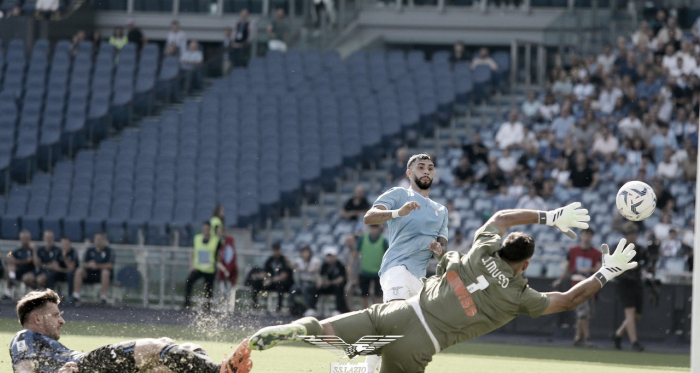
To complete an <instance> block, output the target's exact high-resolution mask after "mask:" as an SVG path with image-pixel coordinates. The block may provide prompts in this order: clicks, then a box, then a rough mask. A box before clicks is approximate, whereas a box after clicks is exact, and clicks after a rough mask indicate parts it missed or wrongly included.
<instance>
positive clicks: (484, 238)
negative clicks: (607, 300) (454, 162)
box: [250, 202, 637, 373]
mask: <svg viewBox="0 0 700 373" xmlns="http://www.w3.org/2000/svg"><path fill="white" fill-rule="evenodd" d="M580 206H581V204H580V203H578V202H576V203H572V204H570V205H569V206H566V207H562V208H559V209H556V210H553V211H549V212H544V211H535V210H504V211H499V212H497V213H496V214H495V215H494V216H493V217H491V219H490V220H489V221H488V222H486V224H485V225H484V226H483V227H481V228H480V229H479V230H477V231H476V233H475V237H474V243H473V245H472V249H471V251H469V253H468V254H467V255H462V254H460V253H457V252H454V251H449V252H447V254H445V256H444V257H443V258H442V259H441V260H440V263H439V264H438V267H437V274H436V275H435V276H432V277H430V278H428V279H422V281H423V288H422V289H421V291H420V294H419V295H418V296H415V297H412V298H409V299H408V300H406V301H396V302H391V303H385V304H377V305H374V306H372V307H370V308H368V309H366V310H362V311H358V312H351V313H347V314H343V315H339V316H335V317H331V318H329V319H326V320H323V321H321V322H319V321H318V320H316V319H315V318H311V317H305V318H303V319H300V320H297V321H295V322H293V323H291V324H287V325H279V326H270V327H267V328H264V329H261V330H259V331H258V332H257V333H255V335H253V336H252V337H251V339H250V347H251V348H254V349H258V350H265V349H268V348H270V347H273V346H275V345H276V344H277V343H279V342H280V341H284V340H299V339H300V338H298V336H304V335H336V336H338V337H340V338H341V339H343V341H345V342H346V343H355V342H356V341H357V340H359V339H360V338H362V337H363V336H366V335H402V336H403V337H402V338H399V339H397V340H396V341H394V342H392V343H390V344H388V345H386V346H384V347H382V350H381V354H382V365H381V372H382V373H395V372H410V373H415V372H423V371H424V369H425V367H426V366H427V365H428V363H429V362H430V361H431V360H432V356H433V355H434V354H436V353H438V352H440V351H441V350H443V349H445V348H447V347H449V346H452V345H454V344H456V343H460V342H462V341H466V340H468V339H472V338H475V337H478V336H480V335H483V334H486V333H489V332H491V331H493V330H494V329H496V328H499V327H501V326H503V325H505V324H506V323H507V322H509V321H510V320H512V319H513V318H515V317H516V316H518V315H530V316H532V317H538V316H540V315H546V314H551V313H555V312H562V311H567V310H573V309H574V308H576V307H577V306H578V305H580V304H581V303H583V302H584V301H585V300H586V299H588V298H589V297H591V296H592V295H593V294H595V293H597V292H598V291H599V290H600V289H601V287H602V286H603V285H605V283H606V282H608V281H609V280H610V279H612V278H614V277H615V276H617V275H619V274H621V273H622V272H624V271H626V270H629V269H632V268H634V267H636V266H637V263H636V262H632V263H630V260H632V258H633V257H634V255H635V251H634V245H628V246H627V247H625V244H626V241H625V240H624V239H623V240H621V241H620V243H619V244H618V246H617V249H616V250H615V253H614V254H612V255H610V254H609V250H608V247H607V245H603V246H602V249H603V253H604V257H603V266H602V268H601V269H600V270H599V271H598V272H596V273H595V274H594V275H593V276H591V277H590V278H588V279H586V280H584V281H581V282H580V283H579V284H577V285H576V286H574V287H573V288H571V289H570V290H569V291H567V292H566V293H539V292H537V291H535V290H533V289H532V288H530V287H529V286H528V285H527V280H525V279H524V278H523V277H522V274H523V272H525V270H526V269H527V267H528V265H529V263H530V258H531V257H532V254H533V253H534V251H535V241H534V240H533V239H532V237H530V236H528V235H526V234H524V233H521V232H513V233H511V234H509V235H508V236H507V237H506V238H505V239H504V240H503V242H501V237H502V235H503V234H504V233H505V232H506V230H507V229H508V228H510V227H513V226H517V225H522V224H547V225H550V226H554V227H556V228H558V229H559V230H561V231H562V232H564V233H566V234H567V235H568V236H570V237H571V236H573V237H572V238H574V237H576V235H575V233H573V231H572V230H571V229H570V228H579V229H586V228H588V223H586V222H587V221H589V220H590V217H589V216H588V211H587V210H584V209H579V207H580Z"/></svg>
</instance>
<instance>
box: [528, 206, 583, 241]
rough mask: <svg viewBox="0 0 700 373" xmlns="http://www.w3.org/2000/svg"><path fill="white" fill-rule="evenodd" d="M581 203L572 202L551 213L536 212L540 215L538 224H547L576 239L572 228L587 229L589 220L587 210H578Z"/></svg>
mask: <svg viewBox="0 0 700 373" xmlns="http://www.w3.org/2000/svg"><path fill="white" fill-rule="evenodd" d="M579 207H581V202H574V203H572V204H570V205H568V206H565V207H560V208H558V209H556V210H551V211H538V213H539V215H540V220H539V224H547V225H549V226H550V227H551V226H553V227H556V228H557V229H559V230H560V231H561V232H562V233H564V234H565V235H567V236H569V237H570V238H571V239H576V233H574V231H572V230H571V227H573V228H579V229H588V223H586V222H587V221H590V220H591V217H590V216H588V210H586V209H579Z"/></svg>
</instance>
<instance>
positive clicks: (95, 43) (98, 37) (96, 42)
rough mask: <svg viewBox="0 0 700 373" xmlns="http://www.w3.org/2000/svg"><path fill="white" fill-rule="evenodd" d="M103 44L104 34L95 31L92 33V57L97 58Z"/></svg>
mask: <svg viewBox="0 0 700 373" xmlns="http://www.w3.org/2000/svg"><path fill="white" fill-rule="evenodd" d="M101 44H102V33H100V30H98V29H95V30H94V31H93V32H92V55H93V57H97V52H98V51H99V50H100V45H101Z"/></svg>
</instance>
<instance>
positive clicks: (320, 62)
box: [1, 43, 507, 244]
mask: <svg viewBox="0 0 700 373" xmlns="http://www.w3.org/2000/svg"><path fill="white" fill-rule="evenodd" d="M37 44H38V45H43V43H37ZM103 45H104V44H103ZM11 48H12V47H11ZM11 48H10V49H9V50H12V49H11ZM37 48H38V47H35V52H34V53H33V54H32V56H34V55H40V56H41V57H36V59H37V60H40V59H42V58H43V60H44V61H45V65H44V66H45V67H44V70H47V67H46V66H48V62H47V61H48V57H45V55H47V53H46V52H41V53H40V52H36V50H37ZM46 50H48V45H47V46H46ZM125 52H126V53H125ZM134 52H135V48H134V47H133V46H131V47H130V48H125V50H122V51H121V53H120V54H119V55H118V59H117V61H116V68H115V67H113V66H114V65H115V63H114V62H113V58H114V57H113V56H112V51H111V50H110V49H109V48H104V49H103V48H101V49H100V51H99V52H98V54H97V57H96V60H95V61H96V62H95V63H94V65H95V66H94V68H91V64H92V60H91V58H90V55H89V53H88V50H87V48H86V49H84V50H82V49H81V48H80V47H78V53H77V55H76V56H75V58H74V61H71V58H70V56H69V55H68V54H67V51H66V50H64V49H61V48H59V46H57V48H56V52H54V57H53V62H54V63H52V64H51V65H50V71H51V73H50V74H49V84H48V90H49V93H48V95H49V96H51V95H52V94H55V95H56V97H58V99H57V100H56V101H57V102H58V103H60V104H61V105H67V106H68V107H67V110H66V114H65V115H64V117H65V125H64V126H63V127H61V123H60V120H59V119H60V118H61V114H62V112H61V110H60V107H57V108H56V109H55V110H56V113H57V114H56V115H46V112H47V110H48V108H54V106H60V105H58V104H57V103H55V102H54V100H48V99H47V100H46V103H45V104H44V101H42V100H41V99H40V98H41V97H42V95H41V94H40V93H43V92H44V90H45V89H46V88H45V87H44V86H43V85H41V84H37V86H38V87H39V88H29V84H28V83H27V84H25V86H26V87H27V88H26V89H23V86H22V85H21V84H20V83H17V84H18V85H17V86H16V90H15V91H14V92H17V93H16V95H17V97H20V98H22V97H23V98H24V100H23V101H22V100H19V102H22V105H21V106H22V107H23V108H25V107H29V106H30V105H34V106H33V107H34V108H35V110H34V111H31V112H27V114H26V115H25V111H20V113H21V114H22V115H19V118H20V119H19V123H20V125H19V126H18V127H19V132H20V136H19V139H20V140H19V143H18V145H17V147H18V149H20V148H21V149H24V148H23V147H26V148H27V151H26V152H24V153H18V152H15V154H14V158H13V166H15V167H14V168H13V171H15V172H16V173H20V172H26V171H25V170H26V169H28V168H29V167H27V165H28V164H31V165H32V167H33V164H32V163H31V162H33V161H34V160H35V159H37V158H38V160H39V161H40V162H44V163H45V162H47V161H49V160H50V159H52V158H51V155H50V154H51V152H50V151H49V152H48V153H49V155H47V156H46V157H37V156H36V154H37V151H38V152H39V153H38V154H44V153H42V152H41V151H40V150H41V149H44V148H46V147H48V148H50V149H52V148H51V146H55V147H58V146H59V145H61V146H63V147H64V148H65V147H66V146H70V147H71V149H72V150H77V149H79V148H80V147H81V146H82V145H83V144H84V143H85V136H86V134H87V135H92V136H94V137H95V138H99V137H104V136H105V135H107V130H108V125H109V123H104V122H102V120H103V119H104V118H105V117H106V114H107V112H108V110H109V111H110V113H111V115H112V116H113V117H114V120H115V124H116V127H117V128H120V124H122V125H123V124H125V123H127V122H126V120H127V118H126V117H125V115H127V114H126V113H127V112H128V111H127V109H126V106H125V105H126V104H128V103H129V102H130V101H131V100H134V97H135V96H134V93H136V97H138V94H139V93H142V92H147V91H149V90H153V89H154V85H155V81H156V79H155V76H156V70H155V68H153V67H152V66H155V64H154V63H153V61H157V60H158V50H157V49H156V48H151V47H150V45H149V46H146V47H145V48H144V51H143V54H142V56H141V58H140V60H139V61H137V58H136V55H135V53H134ZM9 53H10V52H9V51H8V54H9ZM13 53H15V52H13ZM17 53H18V52H17ZM18 55H19V54H18ZM448 57H449V55H447V54H438V55H437V56H436V57H435V58H433V59H432V61H431V62H427V61H426V59H425V56H424V55H423V53H422V52H410V53H408V54H404V53H403V52H391V53H388V54H386V53H384V52H381V53H370V54H367V53H364V52H358V53H355V54H353V55H352V56H351V57H350V58H348V59H347V60H346V61H343V60H341V59H340V58H339V55H338V54H337V53H335V52H327V53H323V54H321V53H319V52H304V53H302V52H299V51H290V52H289V53H286V54H279V53H274V52H271V53H268V55H267V57H266V58H254V59H253V60H252V61H251V62H250V65H249V67H248V69H245V70H243V69H236V70H234V71H233V72H232V73H231V75H230V76H229V77H226V78H221V79H218V80H215V81H214V82H213V85H212V87H211V88H210V89H208V90H206V91H205V92H204V93H203V94H202V97H201V99H187V100H185V102H184V103H183V105H182V109H181V111H178V110H174V109H168V110H166V111H165V112H164V113H163V114H162V115H161V117H160V118H159V119H157V120H154V119H147V120H144V121H143V122H142V123H141V125H140V128H139V129H135V128H127V129H126V130H124V131H123V132H122V134H121V138H120V139H119V140H105V141H103V142H102V143H101V144H100V145H99V148H98V149H97V150H96V151H94V152H93V151H89V150H81V151H79V152H78V153H77V156H76V157H75V161H74V162H68V161H61V162H59V163H58V164H56V166H55V168H54V172H53V175H52V176H49V175H44V174H39V175H36V176H35V177H34V178H33V181H32V183H31V185H28V186H25V185H14V186H13V187H12V189H11V191H10V193H9V198H8V201H7V207H6V210H5V213H4V214H2V224H1V226H2V233H1V234H2V237H5V238H16V237H17V234H18V233H19V230H20V229H24V228H26V229H29V230H30V231H31V233H32V236H33V237H34V238H39V236H40V233H41V231H42V229H46V228H51V229H53V230H54V231H56V232H63V233H64V234H66V235H67V236H69V237H70V238H71V239H73V240H82V239H83V238H84V237H91V236H92V235H93V234H94V233H95V232H99V231H106V232H107V233H108V236H109V239H110V241H112V242H135V240H136V232H137V231H138V229H139V228H142V229H143V231H144V232H145V233H146V234H145V235H146V242H148V243H151V244H164V243H167V242H168V241H167V237H168V234H169V233H170V232H173V231H175V230H177V231H179V232H180V233H182V234H184V235H185V236H186V237H189V233H191V232H190V228H191V227H193V226H194V227H196V226H198V224H199V223H200V222H201V221H203V220H205V219H207V218H208V217H209V216H210V214H211V211H212V210H213V208H214V206H215V205H216V204H217V203H218V204H222V205H223V206H224V207H225V208H226V212H227V217H228V219H227V224H228V225H231V226H235V225H237V224H242V225H245V224H248V223H249V222H251V221H252V219H253V218H255V217H256V216H267V214H268V213H269V211H270V208H271V207H273V206H290V205H292V204H295V203H296V202H297V199H298V198H297V197H298V195H299V192H300V191H301V190H302V189H303V188H305V187H309V186H319V185H320V186H324V185H325V186H332V185H333V184H334V182H335V177H336V172H337V171H338V170H339V169H340V167H342V166H350V165H354V164H355V163H356V162H358V161H361V160H370V159H374V158H375V157H376V156H379V155H382V154H384V153H385V152H387V151H392V149H393V148H394V147H395V146H397V144H398V142H397V140H399V139H401V137H402V136H403V135H404V134H405V133H406V132H407V131H406V130H408V129H416V130H418V131H421V132H423V133H432V131H433V128H434V126H435V125H436V123H437V122H438V120H442V121H445V120H447V119H448V118H449V117H450V115H451V114H452V109H453V105H454V104H455V103H462V104H465V103H466V102H467V101H468V100H469V97H470V95H471V94H472V93H473V92H477V93H478V94H484V93H487V92H489V91H490V90H491V89H493V87H494V84H492V82H493V81H502V80H503V79H500V78H498V79H496V77H495V76H492V73H491V71H490V70H488V69H487V70H485V71H480V70H477V71H476V72H475V75H474V76H472V71H471V70H470V69H469V68H468V67H466V68H463V67H458V68H456V69H454V71H453V70H451V69H450V65H449V62H448ZM34 60H35V57H32V60H31V61H34ZM57 61H61V62H59V64H61V65H60V66H62V67H56V65H55V63H56V62H57ZM169 61H170V60H169V59H168V58H166V59H164V60H163V62H162V64H161V65H162V67H161V72H160V76H159V80H160V81H163V82H165V83H167V82H169V81H170V80H172V78H173V77H174V76H175V75H177V73H178V67H177V63H176V62H177V61H175V63H174V64H170V63H169ZM501 62H502V63H503V64H504V65H503V69H502V71H501V72H497V73H496V74H502V75H505V74H506V72H507V71H506V66H507V60H505V61H504V60H501ZM71 65H72V70H73V71H83V70H86V71H89V70H94V72H93V73H92V74H69V71H70V70H71ZM22 66H23V65H22ZM30 66H31V63H30ZM8 69H9V68H8ZM113 72H114V74H113ZM496 74H494V75H496ZM112 75H114V78H113V81H112ZM134 76H137V80H136V81H137V83H136V87H134V84H133V81H134V80H133V77H134ZM4 87H5V88H9V87H12V86H8V85H7V80H6V85H5V86H4ZM135 88H136V89H135ZM35 89H36V90H37V91H38V93H37V94H36V97H38V98H35V99H32V100H33V101H28V100H29V99H28V97H35V96H34V94H33V93H32V94H30V93H29V92H34V90H35ZM156 89H157V88H156ZM162 89H163V90H166V89H168V87H167V86H164V87H163V88H162ZM25 91H26V92H25ZM22 92H25V93H24V96H21V93H22ZM54 92H55V93H54ZM67 92H70V96H69V97H65V95H66V93H67ZM3 94H5V95H9V94H10V93H9V92H6V93H3ZM51 97H53V96H51ZM2 102H3V103H4V102H5V101H2ZM42 105H44V111H43V112H44V113H45V114H44V116H43V120H41V118H39V117H38V116H36V115H31V114H29V113H34V112H41V110H36V109H37V108H41V107H42ZM17 106H19V105H17ZM52 110H53V109H52ZM3 113H4V112H3ZM86 113H87V114H86ZM3 115H5V114H3ZM8 115H9V114H8ZM86 116H87V118H85V117H86ZM54 117H56V118H58V119H56V118H54ZM86 119H87V120H86ZM29 120H31V121H32V124H34V125H33V126H30V125H25V122H28V121H29ZM52 120H55V121H56V122H57V123H54V124H53V127H46V123H47V122H51V121H52ZM40 122H41V123H42V124H43V126H39V123H40ZM3 128H5V127H3ZM49 128H50V129H51V130H52V131H54V132H55V133H58V134H59V135H60V136H54V137H52V138H51V139H53V140H54V141H53V142H52V141H49V140H47V141H45V142H44V141H43V139H44V138H45V137H48V135H46V134H45V132H46V131H47V130H49ZM61 128H63V129H62V130H61ZM30 130H31V131H30ZM7 131H8V132H10V133H12V131H14V126H8V129H7ZM25 132H31V134H33V135H34V137H37V138H41V139H42V142H41V143H37V141H36V140H35V141H34V142H31V141H29V140H32V139H34V137H32V136H29V135H28V136H27V138H28V139H29V140H27V143H28V145H24V143H23V142H22V140H21V139H23V137H22V135H21V134H22V133H25ZM39 132H40V133H41V136H40V137H38V136H37V134H38V133H39ZM8 137H9V136H8ZM93 141H95V140H94V139H93ZM55 151H59V150H55ZM22 154H24V156H22V157H20V156H19V155H22ZM15 169H16V170H15ZM32 169H33V168H32Z"/></svg>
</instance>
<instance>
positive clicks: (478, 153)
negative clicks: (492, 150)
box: [404, 132, 489, 175]
mask: <svg viewBox="0 0 700 373" xmlns="http://www.w3.org/2000/svg"><path fill="white" fill-rule="evenodd" d="M462 151H464V154H465V155H466V156H467V158H469V163H471V164H477V163H479V162H482V163H483V164H488V163H489V149H488V148H487V147H486V145H484V142H483V141H482V140H481V135H480V134H479V133H478V132H477V133H475V134H474V136H472V140H471V142H470V143H469V144H466V145H464V146H462ZM404 164H405V162H404ZM405 174H406V171H405V170H404V175H405Z"/></svg>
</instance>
